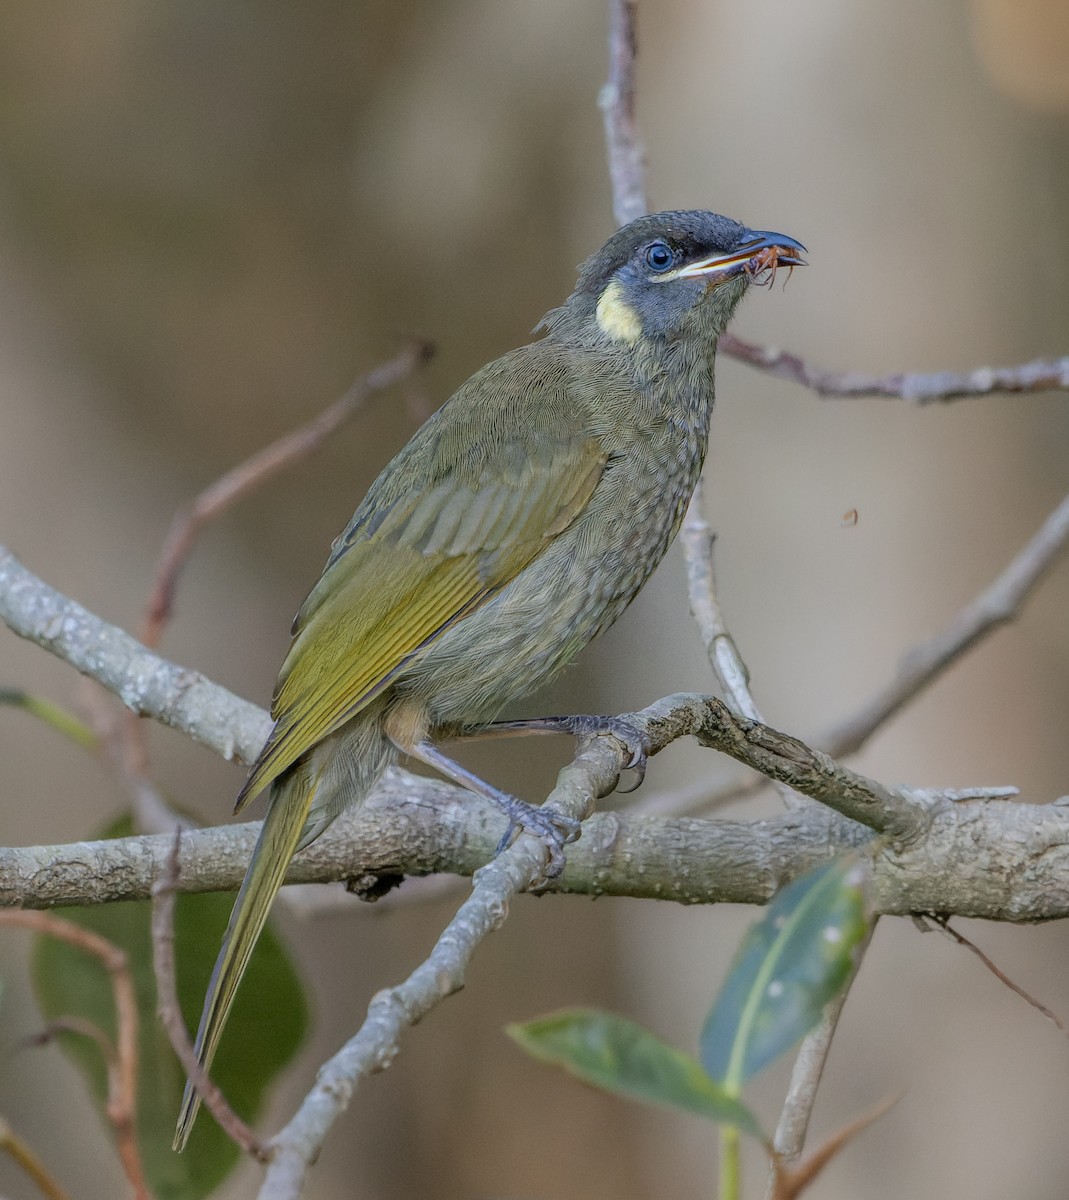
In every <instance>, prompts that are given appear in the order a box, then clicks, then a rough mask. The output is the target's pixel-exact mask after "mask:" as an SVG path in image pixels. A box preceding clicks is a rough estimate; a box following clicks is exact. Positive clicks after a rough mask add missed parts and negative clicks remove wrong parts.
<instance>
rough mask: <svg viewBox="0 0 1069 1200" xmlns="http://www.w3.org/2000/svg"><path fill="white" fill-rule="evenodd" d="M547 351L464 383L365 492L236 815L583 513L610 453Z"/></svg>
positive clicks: (559, 359) (310, 614) (500, 364)
mask: <svg viewBox="0 0 1069 1200" xmlns="http://www.w3.org/2000/svg"><path fill="white" fill-rule="evenodd" d="M536 349H537V350H539V351H541V353H537V354H532V353H531V352H532V351H533V350H536ZM546 349H547V347H546V344H545V343H541V344H540V345H539V346H538V347H524V348H523V349H521V350H517V351H514V352H513V353H512V354H510V355H506V356H505V357H504V359H500V360H498V361H496V362H494V363H491V364H490V366H489V367H487V368H484V370H483V371H481V372H479V373H478V374H477V375H475V376H473V377H472V379H471V380H469V381H468V383H467V384H465V385H464V388H462V389H461V391H460V392H458V393H457V395H456V397H454V400H453V401H450V403H449V404H447V405H445V406H444V407H443V408H442V409H441V410H440V411H439V412H438V414H436V416H435V417H434V418H432V419H431V420H430V421H429V422H428V423H427V424H426V425H425V426H424V427H423V429H422V430H420V432H419V434H417V436H416V437H415V438H414V439H413V440H412V442H410V443H409V445H408V446H406V447H405V450H404V451H402V454H403V455H404V456H405V457H407V458H409V460H410V461H409V463H408V464H407V466H408V469H407V470H400V471H399V470H396V469H394V470H393V471H392V473H391V475H390V477H389V478H387V479H384V478H383V477H381V476H380V478H379V479H378V480H377V481H376V482H375V483H374V484H373V485H372V487H371V489H370V491H369V492H368V494H367V496H366V498H365V499H364V502H363V503H362V504H361V506H360V508H359V509H357V511H356V513H355V514H354V516H353V519H352V521H351V522H350V523H349V526H348V527H347V528H346V530H345V532H344V533H343V534H342V535H341V537H339V538H338V540H337V541H336V542H335V544H334V547H333V550H332V553H331V557H330V559H329V560H328V564H327V567H326V570H325V571H324V573H323V576H322V578H321V579H320V580H319V582H318V583H317V584H316V586H315V588H313V590H312V592H311V593H310V594H309V596H308V598H307V600H306V601H305V602H304V604H303V605H302V607H301V611H300V612H299V613H298V615H297V618H296V620H295V621H294V627H293V635H294V640H293V644H292V646H291V648H290V653H289V655H288V656H287V658H286V661H285V663H284V664H283V667H282V671H281V674H280V675H279V681H278V685H277V688H276V691H275V698H274V703H273V705H272V715H273V716H274V718H275V727H274V729H273V731H272V733H271V736H270V738H269V739H268V742H267V744H266V746H265V747H264V749H263V752H262V753H261V755H260V758H259V759H258V760H257V762H256V764H255V766H254V768H253V770H252V772H251V773H250V776H249V779H248V781H247V783H246V785H245V787H244V788H243V789H242V792H241V794H240V796H239V797H238V808H241V807H244V805H245V804H246V803H248V802H249V801H250V800H251V799H252V798H253V797H254V796H255V795H257V794H258V793H259V792H260V791H262V790H263V788H264V787H266V786H267V785H268V784H269V783H270V782H271V781H272V780H273V779H275V778H277V777H278V776H279V775H281V774H282V773H283V772H284V771H285V770H286V769H287V768H288V767H290V766H292V765H293V764H294V763H295V762H296V761H297V760H298V759H299V758H300V757H301V755H303V754H304V753H305V752H306V751H308V750H309V749H311V748H312V747H313V746H314V745H315V744H316V743H317V742H319V741H321V740H322V739H323V738H324V737H326V736H327V735H328V734H329V733H331V732H332V731H333V730H334V729H336V728H337V727H338V726H339V725H340V724H342V723H343V722H344V721H346V720H348V719H349V718H350V717H351V716H353V715H354V714H355V713H356V712H358V711H359V710H360V709H361V708H363V707H364V706H365V705H366V704H368V703H369V702H370V701H371V700H372V699H373V698H374V697H375V696H377V695H378V694H379V693H380V692H381V691H382V690H383V689H384V688H385V687H387V686H388V685H389V684H390V683H391V681H392V680H393V679H395V678H396V676H397V674H398V672H399V671H400V670H401V669H402V668H403V667H404V665H405V663H406V662H407V661H409V660H410V659H411V657H412V656H413V655H414V654H416V653H417V652H418V651H419V650H420V649H422V648H424V647H426V646H427V645H429V644H430V643H432V642H433V641H434V640H435V639H436V638H437V637H438V636H439V635H441V634H442V633H443V632H444V631H445V630H446V629H447V628H449V627H450V625H452V624H454V623H455V622H456V621H458V620H461V619H462V618H463V617H465V616H466V615H467V614H469V613H470V612H472V611H473V610H474V609H475V608H477V607H478V606H479V605H481V604H483V603H484V602H485V601H486V600H488V599H489V598H490V597H491V596H493V595H494V594H495V592H497V591H499V590H500V589H501V588H502V587H504V586H505V585H506V584H507V583H509V582H510V581H511V580H512V579H514V578H515V577H516V575H517V574H518V573H519V572H520V571H522V570H523V569H524V567H526V566H527V565H528V564H529V563H530V562H532V561H533V560H534V559H535V558H536V557H537V556H538V555H539V553H540V552H542V551H543V550H544V549H545V548H546V546H547V545H548V544H549V542H550V541H552V539H553V538H555V537H557V536H558V535H560V534H561V533H563V532H564V531H565V530H566V529H567V528H568V527H569V526H570V525H571V524H572V523H573V521H574V520H575V519H576V517H577V516H578V515H579V514H580V513H581V512H582V511H583V509H584V508H585V507H586V505H587V503H588V502H589V500H590V498H591V496H592V495H593V494H594V491H595V489H596V488H597V485H598V483H599V481H600V479H601V477H602V473H603V471H604V468H605V464H606V462H607V461H608V458H609V450H608V448H607V447H606V446H605V445H604V444H603V442H602V440H601V439H600V438H599V437H598V436H596V434H595V433H594V432H593V431H592V429H591V427H590V424H589V421H588V419H587V418H586V416H585V414H584V406H582V405H579V406H577V405H576V403H575V392H574V388H573V389H571V391H570V395H569V389H568V386H567V377H568V367H567V360H566V358H565V357H564V356H563V355H558V354H546V353H545V350H546ZM617 386H619V384H617ZM469 389H478V390H479V391H482V392H484V394H485V396H486V398H487V399H486V403H485V404H482V405H474V406H473V405H472V404H471V399H472V397H471V396H470V395H468V396H467V403H465V402H461V403H456V402H457V401H460V400H461V398H462V397H463V396H464V394H465V393H467V392H469ZM506 407H508V408H511V414H510V417H511V419H509V420H508V421H507V422H505V421H504V420H501V417H502V416H503V415H504V412H505V408H506ZM517 416H519V417H520V418H521V419H520V420H516V417H517ZM474 421H478V422H480V427H479V429H476V428H474V426H473V422H474ZM506 429H507V430H508V432H506ZM476 447H478V449H476ZM397 465H398V464H397V462H396V461H395V463H394V467H395V468H396V467H397ZM402 480H403V483H404V491H403V492H400V491H398V483H399V482H400V481H402Z"/></svg>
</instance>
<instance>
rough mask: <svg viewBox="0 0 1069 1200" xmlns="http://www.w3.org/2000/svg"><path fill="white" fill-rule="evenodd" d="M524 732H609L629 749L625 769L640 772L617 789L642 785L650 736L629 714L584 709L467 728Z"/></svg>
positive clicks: (481, 733) (480, 733)
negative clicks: (593, 712)
mask: <svg viewBox="0 0 1069 1200" xmlns="http://www.w3.org/2000/svg"><path fill="white" fill-rule="evenodd" d="M525 733H570V734H571V735H572V737H574V738H576V739H577V740H578V741H580V742H586V741H589V740H590V739H591V738H595V737H599V736H601V735H602V734H608V735H609V736H610V737H614V738H616V740H617V741H618V742H620V743H622V744H623V746H624V748H625V749H626V750H627V753H628V759H627V762H626V763H624V770H625V771H634V772H635V774H636V775H637V776H638V778H637V779H636V780H635V782H634V783H633V784H632V785H631V786H630V787H627V788H618V789H617V790H618V791H620V792H623V793H627V792H633V791H635V790H636V789H637V788H639V787H641V785H642V781H643V779H645V778H646V763H647V761H648V759H649V756H650V739H649V736H648V735H647V734H646V731H645V730H644V729H640V728H639V727H638V726H637V725H636V724H635V723H634V722H633V721H629V720H628V719H627V718H626V717H602V716H589V715H586V714H584V713H580V714H578V715H572V716H566V717H526V718H523V719H521V720H517V721H495V722H494V723H493V724H492V725H484V726H480V727H479V728H478V729H476V730H472V731H467V732H466V736H469V737H470V736H475V737H486V736H491V737H498V736H503V737H508V736H510V735H512V736H515V735H518V734H525Z"/></svg>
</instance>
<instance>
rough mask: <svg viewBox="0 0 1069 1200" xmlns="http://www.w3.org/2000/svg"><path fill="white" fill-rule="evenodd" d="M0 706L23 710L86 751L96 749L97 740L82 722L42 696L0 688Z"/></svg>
mask: <svg viewBox="0 0 1069 1200" xmlns="http://www.w3.org/2000/svg"><path fill="white" fill-rule="evenodd" d="M0 704H9V705H11V706H12V707H13V708H21V709H23V710H24V711H25V712H28V713H30V715H31V716H34V717H37V718H39V719H40V720H42V721H44V722H46V723H47V724H49V725H51V726H52V728H53V729H55V730H56V731H57V732H58V733H62V734H63V736H64V737H68V738H70V739H71V741H73V742H77V743H78V745H79V746H84V747H85V748H86V749H87V750H95V749H96V747H97V744H98V741H99V739H98V738H97V735H96V734H95V733H94V732H93V731H92V730H91V729H90V728H89V726H88V725H86V723H85V722H84V721H80V720H79V719H78V718H77V717H76V716H75V715H74V713H72V712H68V711H67V709H65V708H61V707H60V706H59V705H58V704H53V703H52V701H51V700H46V699H45V698H44V697H43V696H35V695H34V694H33V693H32V692H23V691H21V690H19V689H18V688H0Z"/></svg>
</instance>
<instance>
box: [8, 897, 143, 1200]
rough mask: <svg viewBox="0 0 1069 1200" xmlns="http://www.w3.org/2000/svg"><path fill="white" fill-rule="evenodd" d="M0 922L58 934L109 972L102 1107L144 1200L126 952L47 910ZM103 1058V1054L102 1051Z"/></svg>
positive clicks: (133, 1006)
mask: <svg viewBox="0 0 1069 1200" xmlns="http://www.w3.org/2000/svg"><path fill="white" fill-rule="evenodd" d="M0 924H2V925H11V926H15V927H16V928H21V929H29V930H30V931H31V932H33V933H37V934H43V935H44V936H46V937H54V938H59V939H60V941H64V942H66V943H67V944H68V945H70V946H74V947H75V948H76V949H79V950H81V951H83V952H84V953H86V954H91V955H93V957H94V958H97V959H99V960H100V962H101V963H102V964H103V966H104V968H105V970H106V971H107V972H108V974H109V975H110V977H111V986H112V992H113V995H114V998H115V1025H116V1031H117V1035H116V1045H115V1060H116V1061H115V1066H114V1070H112V1067H111V1064H110V1063H109V1064H108V1098H107V1104H106V1106H105V1107H106V1112H107V1116H108V1120H109V1121H110V1122H111V1124H112V1126H113V1128H114V1129H115V1139H116V1146H117V1149H118V1153H119V1159H120V1161H121V1162H122V1165H123V1170H124V1171H125V1173H126V1178H127V1179H128V1180H129V1183H130V1189H131V1191H132V1193H133V1195H134V1196H135V1197H136V1200H148V1197H149V1192H148V1186H147V1185H146V1183H145V1175H144V1171H143V1169H142V1166H141V1156H140V1153H139V1151H138V1148H137V1025H138V1021H137V995H136V993H135V991H134V982H133V979H132V978H131V975H130V964H129V961H128V959H127V956H126V953H125V951H123V950H121V949H120V948H119V947H118V946H116V945H114V944H113V943H111V942H109V941H108V940H107V939H106V938H102V937H101V936H100V935H99V934H97V933H94V932H93V931H92V930H90V929H83V928H82V927H81V926H80V925H75V924H74V922H73V921H66V920H63V919H62V918H61V917H55V916H53V915H52V914H51V913H46V912H28V911H24V910H7V911H5V912H0ZM105 1057H107V1056H105Z"/></svg>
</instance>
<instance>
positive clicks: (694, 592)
mask: <svg viewBox="0 0 1069 1200" xmlns="http://www.w3.org/2000/svg"><path fill="white" fill-rule="evenodd" d="M703 505H704V489H703V486H702V481H701V480H700V479H699V480H698V483H697V486H696V487H695V489H694V494H693V495H692V496H691V498H690V504H689V505H688V507H687V513H686V516H685V517H684V518H683V527H682V529H681V530H680V534H679V541H680V544H681V546H682V548H683V561H684V564H685V568H686V573H687V599H688V601H689V602H690V611H691V615H692V616H693V617H694V620H695V623H696V624H697V626H698V632H699V634H700V635H701V639H702V644H703V645H704V646H705V652H706V654H707V655H708V657H709V664H710V666H712V668H713V674H714V675H715V676H716V678H717V682H718V683H719V684H720V687H721V689H722V691H723V694H724V699H725V701H726V703H727V705H728V707H729V708H730V709H731V711H732V712H733V713H734V714H735V715H736V716H739V717H742V718H744V719H746V720H750V721H762V720H763V718H762V716H761V713H760V711H759V709H758V707H757V703H756V702H755V700H754V698H753V693H752V692H751V691H750V673H749V671H748V670H747V669H746V664H745V663H744V662H743V660H742V655H741V654H740V653H739V648H738V646H737V645H736V644H735V639H734V638H733V637H732V636H731V634H730V633H729V632H728V628H727V624H726V623H725V621H724V614H723V611H722V609H721V607H720V598H719V596H718V595H717V587H716V573H715V571H714V569H713V541H714V535H713V532H712V530H711V528H710V527H709V523H708V521H706V519H705V513H704V511H703ZM776 790H777V791H778V792H779V794H780V797H781V798H782V800H783V802H784V804H785V805H786V806H787V807H788V808H798V807H799V806H800V805H801V804H802V803H804V801H803V800H802V798H801V797H800V796H799V795H798V794H797V793H796V792H795V791H794V790H793V789H792V788H790V787H789V786H786V785H785V784H784V783H783V781H777V782H776Z"/></svg>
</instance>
